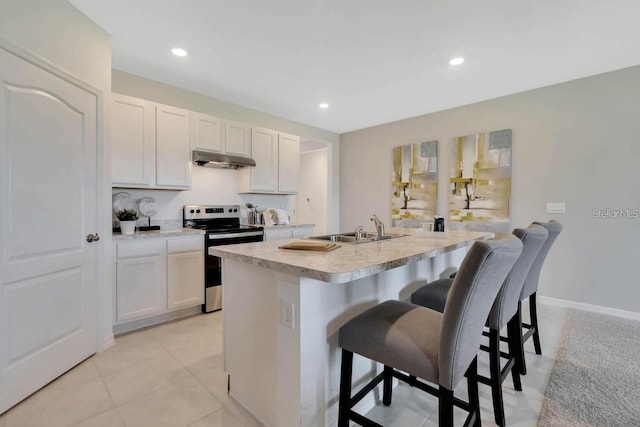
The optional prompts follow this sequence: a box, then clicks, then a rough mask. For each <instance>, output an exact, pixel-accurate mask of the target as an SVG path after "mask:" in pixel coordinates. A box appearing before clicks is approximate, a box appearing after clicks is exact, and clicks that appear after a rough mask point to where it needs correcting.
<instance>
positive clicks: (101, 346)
mask: <svg viewBox="0 0 640 427" xmlns="http://www.w3.org/2000/svg"><path fill="white" fill-rule="evenodd" d="M0 49H3V50H5V51H7V52H9V53H11V54H13V55H15V56H17V57H18V58H20V59H22V60H24V61H27V62H29V63H30V64H32V65H34V66H36V67H38V68H40V69H42V70H44V71H46V72H48V73H51V74H53V75H54V76H56V77H58V78H60V79H62V80H64V81H66V82H67V83H69V84H71V85H73V86H76V87H78V88H79V89H82V90H84V91H86V92H89V93H91V94H92V95H94V96H95V97H96V103H97V105H96V188H95V191H96V205H97V206H96V231H95V232H96V233H98V234H99V235H100V241H99V247H98V248H97V250H96V260H95V262H96V278H95V279H96V316H97V326H98V331H97V343H96V349H97V351H96V352H100V351H102V350H105V349H106V348H108V347H110V346H112V345H113V344H115V340H114V337H113V319H112V305H113V298H112V289H111V284H112V273H113V272H112V271H111V262H109V261H108V260H110V259H111V257H112V254H111V246H112V245H111V241H112V238H111V227H112V226H111V216H107V214H106V213H107V212H111V209H110V207H111V162H110V154H111V152H110V144H109V143H110V139H109V136H110V135H109V133H108V132H107V127H106V126H105V123H109V120H108V119H109V109H108V107H107V103H106V99H105V94H104V92H103V91H102V90H100V89H98V88H97V87H95V86H93V85H91V84H89V83H86V82H84V81H83V80H81V79H79V78H77V77H75V76H74V75H73V74H72V73H70V72H68V71H67V70H65V69H63V68H61V67H59V66H57V65H55V64H53V63H52V62H50V61H48V60H47V59H45V58H43V57H42V56H40V55H38V54H36V53H34V52H32V51H29V50H27V49H24V48H22V47H21V46H18V45H16V44H15V43H13V42H11V41H9V40H7V39H6V38H3V37H0ZM109 96H110V94H109Z"/></svg>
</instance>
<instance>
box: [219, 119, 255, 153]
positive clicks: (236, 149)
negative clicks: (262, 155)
mask: <svg viewBox="0 0 640 427" xmlns="http://www.w3.org/2000/svg"><path fill="white" fill-rule="evenodd" d="M225 130H226V131H225V147H224V148H225V151H226V152H227V153H229V154H235V155H237V156H245V157H249V156H250V155H251V127H250V126H249V125H246V124H244V123H238V122H232V121H229V120H227V122H226V125H225Z"/></svg>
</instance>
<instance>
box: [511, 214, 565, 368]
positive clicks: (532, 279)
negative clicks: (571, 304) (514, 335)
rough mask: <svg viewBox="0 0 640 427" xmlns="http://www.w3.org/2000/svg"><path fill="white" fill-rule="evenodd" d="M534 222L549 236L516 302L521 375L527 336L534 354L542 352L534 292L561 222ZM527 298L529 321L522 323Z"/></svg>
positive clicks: (558, 232) (536, 289)
mask: <svg viewBox="0 0 640 427" xmlns="http://www.w3.org/2000/svg"><path fill="white" fill-rule="evenodd" d="M534 224H536V225H539V226H542V227H544V228H545V229H546V230H547V232H548V233H549V236H548V237H547V240H546V241H545V242H544V245H542V248H540V252H538V256H537V257H536V260H535V261H534V262H533V265H532V266H531V269H530V270H529V274H528V276H527V279H526V280H525V282H524V287H523V289H522V293H521V294H520V302H519V303H518V319H519V323H520V325H521V326H519V330H520V332H522V338H521V340H520V343H521V345H520V353H521V354H522V357H521V361H520V373H521V374H522V375H526V374H527V365H526V363H525V358H524V343H525V342H526V341H527V340H528V339H529V338H531V336H533V345H534V347H535V350H536V354H542V347H541V346H540V333H539V327H538V307H537V303H536V294H537V292H538V282H539V281H540V271H541V270H542V265H543V264H544V261H545V259H546V258H547V254H548V253H549V249H551V246H552V245H553V243H554V242H555V241H556V239H557V238H558V235H559V234H560V232H561V231H562V224H561V223H560V222H558V221H555V220H551V221H549V222H534ZM527 298H529V315H530V317H531V322H530V323H523V322H522V310H521V307H522V302H523V301H524V300H525V299H527ZM522 327H524V328H525V329H527V331H526V332H525V331H523V330H522Z"/></svg>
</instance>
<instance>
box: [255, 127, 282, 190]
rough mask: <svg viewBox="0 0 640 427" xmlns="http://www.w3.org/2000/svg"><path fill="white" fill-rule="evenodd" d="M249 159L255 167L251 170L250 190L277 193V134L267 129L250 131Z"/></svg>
mask: <svg viewBox="0 0 640 427" xmlns="http://www.w3.org/2000/svg"><path fill="white" fill-rule="evenodd" d="M251 157H253V159H254V160H255V161H256V166H255V167H254V168H253V169H251V190H252V191H263V192H269V193H270V192H273V193H275V192H277V191H278V133H277V132H275V131H272V130H269V129H262V128H253V129H252V130H251Z"/></svg>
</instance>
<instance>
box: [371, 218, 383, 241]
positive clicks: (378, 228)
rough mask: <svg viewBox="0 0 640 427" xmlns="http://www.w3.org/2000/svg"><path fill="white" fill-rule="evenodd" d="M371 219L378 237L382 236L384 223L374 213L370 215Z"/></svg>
mask: <svg viewBox="0 0 640 427" xmlns="http://www.w3.org/2000/svg"><path fill="white" fill-rule="evenodd" d="M371 221H373V222H375V224H376V231H377V232H378V238H382V237H384V224H383V223H382V221H380V220H379V219H378V215H376V214H373V215H371Z"/></svg>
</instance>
